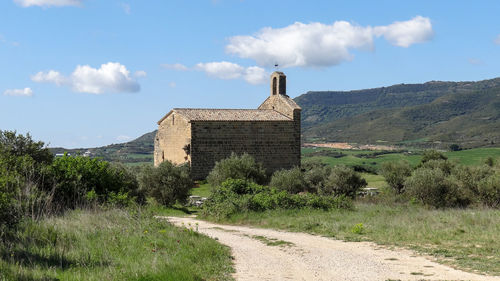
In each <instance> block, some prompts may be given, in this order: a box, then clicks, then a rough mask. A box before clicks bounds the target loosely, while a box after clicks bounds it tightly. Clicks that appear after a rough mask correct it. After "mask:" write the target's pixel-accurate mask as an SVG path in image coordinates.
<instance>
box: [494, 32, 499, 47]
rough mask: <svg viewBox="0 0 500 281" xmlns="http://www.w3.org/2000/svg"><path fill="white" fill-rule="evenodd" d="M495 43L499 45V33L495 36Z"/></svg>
mask: <svg viewBox="0 0 500 281" xmlns="http://www.w3.org/2000/svg"><path fill="white" fill-rule="evenodd" d="M494 42H495V44H497V45H500V34H499V35H498V36H497V38H495V41H494Z"/></svg>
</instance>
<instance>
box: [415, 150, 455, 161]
mask: <svg viewBox="0 0 500 281" xmlns="http://www.w3.org/2000/svg"><path fill="white" fill-rule="evenodd" d="M429 160H448V157H446V156H445V155H444V154H443V153H441V152H439V151H437V150H433V149H430V150H426V151H424V153H423V154H422V160H420V163H421V164H423V163H425V162H427V161H429Z"/></svg>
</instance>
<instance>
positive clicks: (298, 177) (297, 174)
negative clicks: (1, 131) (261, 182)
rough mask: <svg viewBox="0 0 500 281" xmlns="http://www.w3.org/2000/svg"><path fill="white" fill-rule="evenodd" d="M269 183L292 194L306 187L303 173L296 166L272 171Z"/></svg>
mask: <svg viewBox="0 0 500 281" xmlns="http://www.w3.org/2000/svg"><path fill="white" fill-rule="evenodd" d="M269 185H270V186H272V187H276V188H277V189H280V190H286V191H288V192H289V193H292V194H294V193H299V192H301V191H304V190H305V189H306V181H305V179H304V174H303V173H302V171H301V170H300V168H298V167H295V168H292V169H290V170H279V171H276V172H274V174H273V176H272V177H271V183H270V184H269Z"/></svg>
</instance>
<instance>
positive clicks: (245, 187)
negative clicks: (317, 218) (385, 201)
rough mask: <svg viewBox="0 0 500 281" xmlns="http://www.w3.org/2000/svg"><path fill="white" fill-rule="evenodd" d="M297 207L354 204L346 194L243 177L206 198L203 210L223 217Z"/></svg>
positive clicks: (207, 213)
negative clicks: (302, 190)
mask: <svg viewBox="0 0 500 281" xmlns="http://www.w3.org/2000/svg"><path fill="white" fill-rule="evenodd" d="M278 208H279V209H294V208H317V209H324V210H328V209H332V208H346V209H347V208H352V202H351V201H350V200H349V199H348V198H346V197H345V196H340V197H333V196H319V195H316V194H311V193H306V194H290V193H288V192H286V191H285V190H278V189H276V188H272V187H267V186H261V185H258V184H256V183H253V182H250V181H246V180H242V179H228V180H226V181H225V182H223V183H222V184H221V185H220V186H219V187H218V188H216V189H215V191H214V192H213V193H212V195H211V196H210V197H209V198H208V199H207V201H205V203H204V205H203V210H202V214H203V215H207V216H212V217H214V218H215V219H217V220H219V219H222V218H227V217H229V216H231V215H232V214H236V213H241V212H249V211H265V210H273V209H278Z"/></svg>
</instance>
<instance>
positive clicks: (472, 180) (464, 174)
mask: <svg viewBox="0 0 500 281" xmlns="http://www.w3.org/2000/svg"><path fill="white" fill-rule="evenodd" d="M452 174H453V176H454V177H455V178H456V180H457V183H458V184H459V185H460V186H461V187H463V188H464V189H467V190H470V191H471V192H472V193H473V194H474V195H476V196H477V195H478V194H479V190H478V186H479V183H480V182H481V181H482V180H483V179H485V178H487V177H489V176H491V175H493V174H494V170H493V169H492V168H491V167H489V166H487V165H481V166H473V167H470V166H456V167H455V168H454V169H453V171H452Z"/></svg>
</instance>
